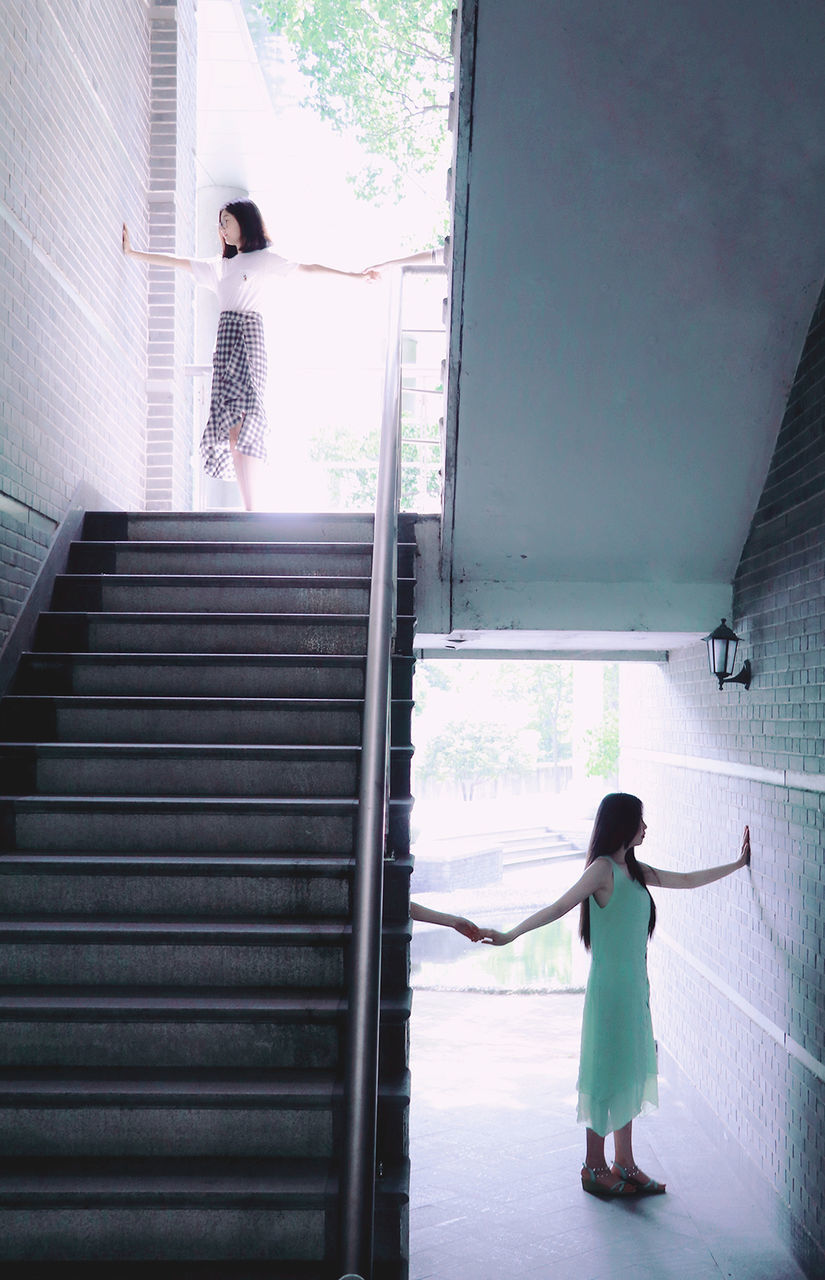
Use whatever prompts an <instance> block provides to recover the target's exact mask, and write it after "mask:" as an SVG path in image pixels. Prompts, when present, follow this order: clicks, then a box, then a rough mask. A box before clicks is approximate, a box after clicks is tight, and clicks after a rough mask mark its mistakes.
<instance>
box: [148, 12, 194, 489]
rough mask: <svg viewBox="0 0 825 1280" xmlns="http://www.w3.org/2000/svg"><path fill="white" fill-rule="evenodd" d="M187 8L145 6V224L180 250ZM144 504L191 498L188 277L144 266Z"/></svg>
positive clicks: (154, 236) (163, 246)
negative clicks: (148, 104) (148, 109)
mask: <svg viewBox="0 0 825 1280" xmlns="http://www.w3.org/2000/svg"><path fill="white" fill-rule="evenodd" d="M196 34H197V33H196V22H195V11H194V6H193V5H192V4H191V3H190V4H189V5H181V4H178V3H177V0H158V2H157V3H155V4H154V5H153V7H152V10H151V63H152V67H151V85H152V116H151V135H150V177H149V204H148V208H149V226H148V237H149V243H150V245H151V247H152V249H154V250H157V251H158V252H159V253H176V254H181V255H182V256H186V255H187V254H192V253H193V252H194V243H195V124H196V114H195V105H196V104H195V89H196V83H197V77H196V56H197V39H196ZM148 275H149V352H148V366H149V368H148V373H149V380H148V386H147V399H148V415H149V416H148V423H147V466H146V509H147V510H148V511H170V510H186V509H188V507H189V506H190V505H191V498H192V465H191V460H192V445H193V418H192V413H193V410H192V395H193V386H192V380H191V378H190V377H188V376H187V374H186V372H185V368H186V365H187V363H191V360H192V347H193V340H194V301H193V292H194V290H193V285H192V282H191V280H190V278H189V277H188V275H182V274H181V273H180V272H179V271H174V270H172V271H169V270H166V269H164V268H163V267H150V268H149V272H148Z"/></svg>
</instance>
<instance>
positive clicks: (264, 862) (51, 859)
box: [0, 850, 355, 875]
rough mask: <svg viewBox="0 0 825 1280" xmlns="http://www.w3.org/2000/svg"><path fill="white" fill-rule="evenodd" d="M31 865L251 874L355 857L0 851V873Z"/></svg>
mask: <svg viewBox="0 0 825 1280" xmlns="http://www.w3.org/2000/svg"><path fill="white" fill-rule="evenodd" d="M21 866H23V867H25V866H31V867H32V868H33V869H34V870H36V871H42V870H43V868H44V867H45V868H46V869H47V870H59V871H64V870H66V869H72V870H74V869H76V868H83V867H88V868H89V869H94V870H100V868H101V867H114V868H127V867H128V868H129V869H130V870H131V871H141V872H146V873H150V872H156V871H158V870H163V869H165V868H174V869H182V870H184V871H186V872H189V873H193V874H194V873H197V874H198V875H203V874H204V873H207V872H209V873H214V872H217V871H221V870H224V869H225V870H227V871H230V872H234V871H238V870H240V871H244V870H249V871H252V872H253V873H254V874H255V875H263V874H265V873H266V872H267V871H277V872H278V873H281V872H283V871H287V872H292V871H299V872H301V873H302V874H306V873H307V872H313V873H316V872H317V873H318V874H329V873H330V872H342V871H343V872H349V871H350V870H351V869H352V868H353V867H354V866H355V859H354V857H352V856H351V855H349V854H343V853H342V854H339V855H337V856H336V855H335V854H328V853H325V854H317V855H310V856H301V855H300V854H291V853H281V854H273V853H261V854H258V855H257V856H253V855H250V854H220V853H216V854H213V855H210V856H209V857H202V856H200V855H199V854H196V853H193V854H176V853H133V854H129V853H52V852H49V853H37V852H33V851H31V850H26V852H24V853H0V872H2V871H5V870H8V869H13V870H16V869H18V868H19V867H21Z"/></svg>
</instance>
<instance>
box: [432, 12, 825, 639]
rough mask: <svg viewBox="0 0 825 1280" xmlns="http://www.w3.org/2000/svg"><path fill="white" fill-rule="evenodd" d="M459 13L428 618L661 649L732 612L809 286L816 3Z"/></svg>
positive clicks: (823, 106) (820, 184) (822, 129)
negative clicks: (445, 342) (460, 181)
mask: <svg viewBox="0 0 825 1280" xmlns="http://www.w3.org/2000/svg"><path fill="white" fill-rule="evenodd" d="M477 10H478V22H477V33H476V63H475V81H474V89H473V99H472V115H471V118H469V119H466V118H465V120H464V135H463V145H466V146H471V150H470V153H469V191H468V197H467V198H468V217H467V227H466V254H465V257H464V261H463V268H464V276H463V296H462V297H461V299H460V300H458V301H459V303H460V306H461V315H462V323H461V330H460V334H459V341H460V346H459V345H458V342H457V343H456V346H455V349H454V351H453V360H454V372H455V374H456V376H457V377H458V380H459V385H458V400H459V411H458V419H457V423H454V424H453V426H454V428H455V435H454V439H453V441H452V445H453V447H454V449H455V470H454V505H452V507H451V509H450V510H449V511H448V517H449V519H450V521H451V527H449V528H448V530H447V541H448V546H449V548H450V555H451V564H452V576H451V584H450V586H451V615H450V623H451V626H452V628H453V630H454V632H456V631H464V632H472V633H474V634H476V635H477V634H478V633H479V632H495V631H497V630H499V629H508V630H521V629H527V630H532V631H535V630H541V631H544V632H554V633H555V632H559V631H561V632H564V631H590V632H596V633H598V632H603V633H608V632H612V633H614V634H613V636H612V638H611V639H610V640H608V636H607V635H606V634H605V637H604V647H605V648H608V647H609V648H614V649H625V648H628V647H629V646H628V645H627V644H626V643H622V642H621V635H622V633H624V634H626V635H627V634H631V633H641V634H643V635H644V634H645V633H647V634H648V636H649V647H650V648H651V649H653V648H658V647H660V640H661V634H657V633H670V642H669V644H668V647H673V643H674V642H676V643H678V642H679V640H680V639H681V641H682V642H686V641H688V640H691V639H694V638H695V637H696V636H697V635H701V634H703V633H704V632H706V631H708V630H710V629H711V628H712V627H713V626H714V625H716V623H717V622H718V620H719V617H720V616H721V615H722V614H723V613H725V614H729V612H730V599H731V583H732V579H733V576H734V574H735V571H736V567H737V563H738V560H739V556H740V552H741V549H742V546H743V544H744V541H745V538H746V536H747V533H748V528H749V524H750V520H751V517H752V514H753V511H754V509H755V507H756V503H757V500H758V498H759V495H760V491H761V488H762V485H763V482H764V478H765V475H766V473H767V468H768V464H769V461H770V457H771V453H772V449H773V445H774V441H775V438H776V434H777V431H778V428H779V424H780V419H781V416H782V412H783V408H784V404H785V400H786V396H787V392H788V389H789V386H790V383H791V380H792V378H793V375H794V371H795V368H796V365H797V362H798V359H799V355H800V351H801V347H802V343H803V340H804V337H805V333H806V330H807V327H808V324H809V322H810V318H811V314H812V311H813V308H814V304H815V302H816V299H817V295H818V292H819V288H820V285H821V282H822V277H823V273H825V217H823V200H822V193H823V190H825V76H823V71H822V69H823V65H825V59H824V58H823V54H825V6H823V5H822V4H821V3H820V2H819V0H817V2H816V3H813V2H809V0H790V2H789V3H786V4H782V5H777V4H775V3H773V0H750V3H749V4H748V5H744V6H743V5H742V3H741V0H692V2H691V3H690V4H686V3H684V0H624V2H623V3H622V4H620V5H617V4H613V3H607V2H606V0H554V3H553V4H552V5H536V4H535V3H534V0H478V5H477ZM457 305H458V304H457ZM549 643H552V644H553V647H555V641H552V642H551V641H548V644H549ZM570 645H571V646H572V647H579V644H578V642H577V641H576V639H575V637H574V636H572V635H571V637H570Z"/></svg>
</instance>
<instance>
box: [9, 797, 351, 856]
mask: <svg viewBox="0 0 825 1280" xmlns="http://www.w3.org/2000/svg"><path fill="white" fill-rule="evenodd" d="M357 813H358V803H357V801H356V800H346V799H337V800H328V799H303V800H293V799H275V800H263V799H257V800H232V799H211V798H205V797H203V798H202V797H198V798H194V799H193V798H177V799H174V800H172V799H166V798H164V799H157V798H155V797H148V798H147V797H138V796H123V797H120V798H118V797H104V798H95V797H88V796H80V797H75V796H36V797H28V796H2V797H0V834H1V835H2V840H3V844H2V847H3V849H4V850H7V851H8V852H14V851H16V850H27V849H31V850H40V851H42V852H44V853H57V852H62V851H64V850H75V851H77V852H86V853H110V852H120V853H157V852H161V851H166V850H169V851H174V852H176V853H185V852H192V853H295V854H344V855H348V854H350V853H351V852H352V848H353V839H354V831H355V821H356V818H357Z"/></svg>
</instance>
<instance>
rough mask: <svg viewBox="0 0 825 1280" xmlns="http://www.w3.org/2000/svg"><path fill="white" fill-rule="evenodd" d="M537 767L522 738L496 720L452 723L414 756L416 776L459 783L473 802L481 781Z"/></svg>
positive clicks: (466, 797) (521, 735) (465, 796)
mask: <svg viewBox="0 0 825 1280" xmlns="http://www.w3.org/2000/svg"><path fill="white" fill-rule="evenodd" d="M535 766H536V760H535V756H534V754H533V753H531V751H530V749H529V746H528V744H527V743H526V742H525V739H524V735H523V734H519V733H514V732H513V730H512V729H509V728H507V727H506V726H504V725H501V724H499V723H497V722H495V721H487V720H454V721H451V722H450V723H449V724H447V725H445V726H444V728H443V730H442V731H441V733H438V734H435V735H434V736H433V737H432V738H430V739H429V740H428V741H427V743H426V744H425V746H424V748H423V750H422V751H421V753H420V758H419V755H418V754H416V766H415V767H416V773H417V774H419V775H420V776H421V777H422V778H433V779H434V780H436V781H439V782H458V783H459V785H460V787H461V794H462V796H463V797H464V799H465V800H472V798H473V792H474V791H475V788H476V787H477V786H478V785H479V783H481V782H487V781H488V780H489V779H491V778H497V777H499V776H500V775H501V774H502V773H528V772H529V771H530V770H531V769H534V768H535Z"/></svg>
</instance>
